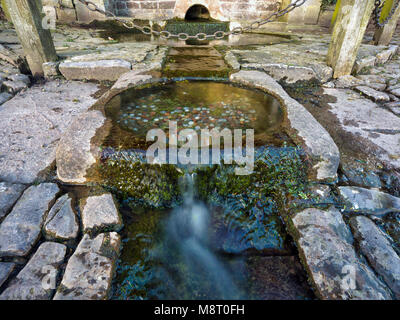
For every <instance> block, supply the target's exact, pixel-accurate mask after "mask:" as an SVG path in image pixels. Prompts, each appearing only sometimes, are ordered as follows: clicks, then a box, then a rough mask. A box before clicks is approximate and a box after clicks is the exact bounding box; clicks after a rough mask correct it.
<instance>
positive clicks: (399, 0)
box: [373, 0, 400, 28]
mask: <svg viewBox="0 0 400 320" xmlns="http://www.w3.org/2000/svg"><path fill="white" fill-rule="evenodd" d="M384 4H385V2H383V3H382V0H375V9H374V13H373V17H374V22H375V25H376V26H377V27H379V28H383V27H384V26H385V25H386V24H387V23H388V22H389V21H390V20H391V19H392V17H393V15H394V14H395V12H396V10H397V8H398V7H399V5H400V0H395V1H394V2H393V6H392V9H391V10H390V12H389V15H388V16H387V17H386V19H385V20H383V21H382V22H381V18H382V9H383V6H384Z"/></svg>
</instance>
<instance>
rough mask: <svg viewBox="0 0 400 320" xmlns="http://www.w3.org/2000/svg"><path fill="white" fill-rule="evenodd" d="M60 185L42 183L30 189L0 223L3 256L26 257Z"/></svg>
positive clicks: (0, 254) (0, 248)
mask: <svg viewBox="0 0 400 320" xmlns="http://www.w3.org/2000/svg"><path fill="white" fill-rule="evenodd" d="M58 192H59V188H58V186H57V185H56V184H54V183H43V184H40V185H38V186H32V187H30V188H28V189H27V190H26V191H25V192H24V194H23V195H22V197H21V198H20V199H19V200H18V202H17V204H16V205H15V206H14V209H13V210H12V211H11V213H10V214H9V215H8V216H7V217H6V218H5V219H4V221H3V222H2V223H1V225H0V257H1V256H2V257H4V256H6V257H23V256H26V255H27V254H28V253H29V252H30V250H31V249H32V247H33V246H34V245H35V243H36V241H37V240H38V239H39V237H40V232H41V230H42V226H43V223H44V219H45V217H46V214H47V212H48V210H49V208H50V206H51V205H52V204H53V202H54V200H55V197H56V195H57V193H58Z"/></svg>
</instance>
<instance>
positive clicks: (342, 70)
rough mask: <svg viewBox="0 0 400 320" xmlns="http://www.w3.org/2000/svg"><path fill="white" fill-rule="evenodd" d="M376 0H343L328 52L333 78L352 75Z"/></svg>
mask: <svg viewBox="0 0 400 320" xmlns="http://www.w3.org/2000/svg"><path fill="white" fill-rule="evenodd" d="M374 2H375V1H374V0H341V3H340V8H339V12H338V16H337V18H336V22H335V26H334V28H333V33H332V39H331V43H330V46H329V51H328V61H327V62H328V65H329V66H331V67H332V68H333V77H334V78H338V77H341V76H344V75H349V74H351V71H352V70H353V66H354V63H355V61H356V57H357V52H358V50H359V48H360V45H361V41H362V39H363V37H364V33H365V30H366V28H367V26H368V23H369V20H370V17H371V14H372V11H373V9H374Z"/></svg>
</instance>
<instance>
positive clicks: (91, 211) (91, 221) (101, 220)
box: [82, 193, 122, 234]
mask: <svg viewBox="0 0 400 320" xmlns="http://www.w3.org/2000/svg"><path fill="white" fill-rule="evenodd" d="M83 202H84V203H85V204H84V208H83V210H82V224H83V231H84V232H86V233H91V234H93V233H98V232H101V231H105V230H107V231H117V232H118V231H119V230H121V228H122V219H121V216H120V214H119V212H118V209H117V207H116V206H115V203H114V199H113V196H112V195H111V194H110V193H106V194H103V195H101V196H93V197H89V198H87V199H85V201H83Z"/></svg>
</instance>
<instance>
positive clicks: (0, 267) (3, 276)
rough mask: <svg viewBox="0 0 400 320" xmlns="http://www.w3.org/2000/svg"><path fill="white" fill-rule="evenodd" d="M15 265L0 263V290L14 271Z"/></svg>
mask: <svg viewBox="0 0 400 320" xmlns="http://www.w3.org/2000/svg"><path fill="white" fill-rule="evenodd" d="M15 266H16V264H15V263H12V262H0V288H1V286H2V285H3V284H4V283H5V282H6V281H7V279H8V277H9V276H10V275H11V273H12V272H13V271H14V269H15Z"/></svg>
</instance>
